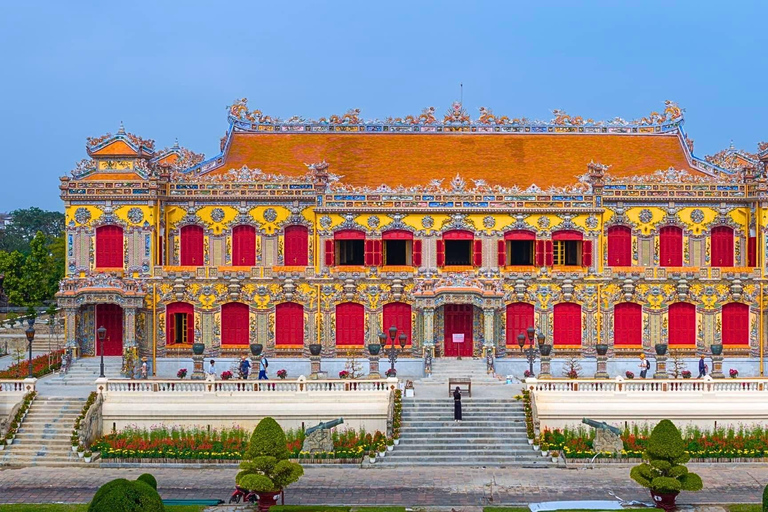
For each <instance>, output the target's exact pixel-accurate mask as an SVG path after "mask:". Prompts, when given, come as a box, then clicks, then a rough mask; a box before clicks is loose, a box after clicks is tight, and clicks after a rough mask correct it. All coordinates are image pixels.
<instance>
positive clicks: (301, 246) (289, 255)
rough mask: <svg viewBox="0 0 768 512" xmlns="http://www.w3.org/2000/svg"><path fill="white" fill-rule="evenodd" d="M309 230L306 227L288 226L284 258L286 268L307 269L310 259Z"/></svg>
mask: <svg viewBox="0 0 768 512" xmlns="http://www.w3.org/2000/svg"><path fill="white" fill-rule="evenodd" d="M308 241H309V230H308V229H307V228H306V227H305V226H287V227H286V228H285V250H284V254H285V256H284V258H283V261H284V262H285V264H286V266H289V267H306V266H307V265H309V257H308V249H307V246H308Z"/></svg>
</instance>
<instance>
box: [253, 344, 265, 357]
mask: <svg viewBox="0 0 768 512" xmlns="http://www.w3.org/2000/svg"><path fill="white" fill-rule="evenodd" d="M262 350H264V345H262V344H261V343H251V354H253V355H255V356H260V355H261V351H262Z"/></svg>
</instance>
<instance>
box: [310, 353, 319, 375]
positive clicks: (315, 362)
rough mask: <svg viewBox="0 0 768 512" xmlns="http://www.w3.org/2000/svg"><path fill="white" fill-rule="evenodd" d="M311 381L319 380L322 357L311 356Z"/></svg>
mask: <svg viewBox="0 0 768 512" xmlns="http://www.w3.org/2000/svg"><path fill="white" fill-rule="evenodd" d="M309 368H310V371H311V373H310V375H309V378H310V379H317V376H318V373H320V356H309Z"/></svg>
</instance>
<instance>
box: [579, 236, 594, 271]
mask: <svg viewBox="0 0 768 512" xmlns="http://www.w3.org/2000/svg"><path fill="white" fill-rule="evenodd" d="M581 266H582V267H591V266H592V240H584V241H583V242H582V243H581Z"/></svg>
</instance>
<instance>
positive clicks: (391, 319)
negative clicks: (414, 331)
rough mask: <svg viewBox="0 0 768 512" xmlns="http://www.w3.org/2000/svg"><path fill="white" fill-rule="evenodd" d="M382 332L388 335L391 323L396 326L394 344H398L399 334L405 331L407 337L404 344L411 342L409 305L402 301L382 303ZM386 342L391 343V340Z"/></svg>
mask: <svg viewBox="0 0 768 512" xmlns="http://www.w3.org/2000/svg"><path fill="white" fill-rule="evenodd" d="M382 323H383V324H384V325H382V326H381V327H382V330H381V331H382V332H383V333H385V334H386V335H387V336H389V328H390V327H392V326H393V325H394V326H395V327H397V339H396V340H395V344H397V345H398V346H400V334H402V333H405V335H406V336H407V337H408V338H407V341H406V342H405V344H406V345H410V344H411V306H410V305H409V304H405V303H403V302H392V303H390V304H385V305H384V319H383V321H382ZM388 343H389V344H390V345H391V344H392V340H389V341H388Z"/></svg>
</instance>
